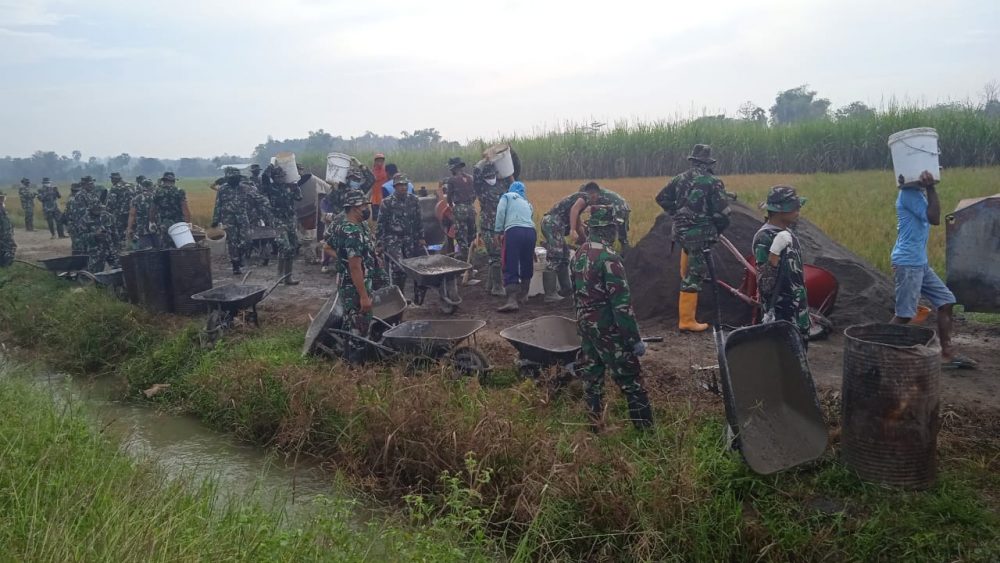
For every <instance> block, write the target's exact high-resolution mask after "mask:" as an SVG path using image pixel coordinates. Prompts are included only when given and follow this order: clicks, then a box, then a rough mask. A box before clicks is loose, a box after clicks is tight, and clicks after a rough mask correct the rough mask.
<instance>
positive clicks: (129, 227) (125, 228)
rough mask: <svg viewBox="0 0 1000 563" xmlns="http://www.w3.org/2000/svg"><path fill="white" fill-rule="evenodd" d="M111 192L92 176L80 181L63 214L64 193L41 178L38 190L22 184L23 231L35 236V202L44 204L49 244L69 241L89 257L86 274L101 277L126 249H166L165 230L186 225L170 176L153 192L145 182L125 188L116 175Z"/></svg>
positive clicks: (185, 213)
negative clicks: (92, 273)
mask: <svg viewBox="0 0 1000 563" xmlns="http://www.w3.org/2000/svg"><path fill="white" fill-rule="evenodd" d="M110 180H111V187H110V188H105V187H104V186H101V185H98V184H97V182H96V180H95V179H94V178H93V177H92V176H84V177H82V178H80V181H79V182H75V183H73V184H71V186H70V194H69V197H68V198H67V199H66V204H65V206H64V208H63V209H62V210H60V209H59V200H60V199H62V193H61V192H60V191H59V187H58V186H56V185H55V184H53V183H52V182H51V181H50V180H49V178H42V186H41V188H37V189H36V188H35V187H34V186H32V185H31V180H29V179H28V178H23V179H22V180H21V185H20V186H19V188H18V196H19V197H20V200H21V208H22V210H23V211H24V227H25V230H27V231H34V230H35V225H34V215H35V213H34V208H35V199H36V198H37V199H39V200H40V201H41V203H42V212H43V213H44V215H45V220H46V222H47V223H48V227H49V233H50V234H51V237H52V238H56V237H57V236H58V238H66V235H67V234H68V235H69V238H70V239H71V246H72V250H73V252H74V254H86V255H87V256H89V261H88V264H87V269H88V270H89V271H91V272H101V271H103V270H104V269H105V268H106V267H112V268H116V267H118V265H119V259H118V257H119V253H120V252H121V251H122V250H124V249H127V248H131V249H137V250H141V249H146V248H165V247H168V246H169V245H170V238H169V236H168V235H167V229H168V228H169V227H170V226H171V225H173V224H175V223H179V222H188V221H190V212H189V211H188V208H187V198H186V196H185V194H184V190H181V189H180V188H178V187H177V185H176V177H175V176H174V174H173V172H167V173H165V174H163V177H162V178H160V180H159V182H158V183H157V186H156V187H155V188H154V185H153V182H152V180H150V179H147V178H146V177H144V176H138V177H136V183H135V184H131V183H128V182H125V181H124V180H123V179H122V176H121V174H120V173H118V172H113V173H112V174H111V176H110Z"/></svg>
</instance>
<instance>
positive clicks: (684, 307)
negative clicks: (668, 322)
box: [677, 291, 708, 332]
mask: <svg viewBox="0 0 1000 563" xmlns="http://www.w3.org/2000/svg"><path fill="white" fill-rule="evenodd" d="M697 310H698V294H697V293H688V292H686V291H682V292H681V293H680V299H679V300H678V302H677V328H679V329H680V330H681V331H682V332H684V331H686V332H702V331H705V330H708V325H707V324H705V323H699V322H698V321H696V320H695V318H694V315H695V311H697Z"/></svg>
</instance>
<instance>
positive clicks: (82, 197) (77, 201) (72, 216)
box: [62, 190, 99, 235]
mask: <svg viewBox="0 0 1000 563" xmlns="http://www.w3.org/2000/svg"><path fill="white" fill-rule="evenodd" d="M96 203H99V200H98V197H97V195H95V194H94V193H93V192H87V191H84V190H80V191H78V192H76V193H75V194H73V195H71V196H69V199H68V200H66V211H65V212H64V213H63V217H62V221H63V224H65V225H66V228H67V229H68V230H69V233H70V234H71V235H77V234H80V233H82V231H81V230H80V229H81V224H82V223H83V219H84V216H85V215H86V214H87V213H88V212H89V211H90V207H91V206H92V205H94V204H96Z"/></svg>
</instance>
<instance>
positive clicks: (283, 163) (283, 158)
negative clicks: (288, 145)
mask: <svg viewBox="0 0 1000 563" xmlns="http://www.w3.org/2000/svg"><path fill="white" fill-rule="evenodd" d="M274 164H275V165H276V166H279V167H281V169H282V170H284V171H285V182H288V183H293V182H298V181H299V178H300V176H299V169H298V167H297V166H295V153H293V152H279V153H278V154H277V155H275V157H274Z"/></svg>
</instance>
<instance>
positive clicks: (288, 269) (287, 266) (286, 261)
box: [282, 258, 299, 285]
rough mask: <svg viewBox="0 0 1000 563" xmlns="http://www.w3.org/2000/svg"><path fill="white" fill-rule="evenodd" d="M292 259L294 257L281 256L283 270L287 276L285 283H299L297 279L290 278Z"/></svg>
mask: <svg viewBox="0 0 1000 563" xmlns="http://www.w3.org/2000/svg"><path fill="white" fill-rule="evenodd" d="M293 260H294V258H282V262H283V263H284V268H283V270H284V272H285V273H286V274H288V277H287V278H285V285H299V282H298V281H296V280H294V279H292V261H293Z"/></svg>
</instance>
